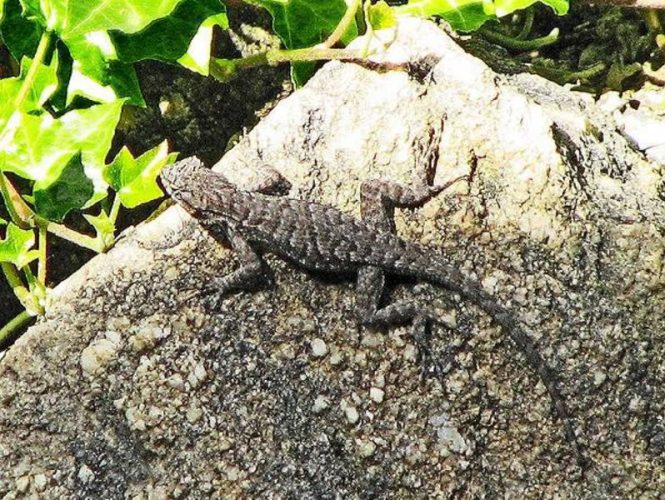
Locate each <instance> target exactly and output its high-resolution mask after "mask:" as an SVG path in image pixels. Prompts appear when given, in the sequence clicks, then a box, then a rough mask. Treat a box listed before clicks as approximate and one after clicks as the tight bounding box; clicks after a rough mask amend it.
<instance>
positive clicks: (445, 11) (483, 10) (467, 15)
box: [394, 0, 568, 32]
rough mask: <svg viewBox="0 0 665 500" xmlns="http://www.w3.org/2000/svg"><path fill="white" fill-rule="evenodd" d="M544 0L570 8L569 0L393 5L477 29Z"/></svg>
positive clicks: (435, 0)
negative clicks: (488, 22)
mask: <svg viewBox="0 0 665 500" xmlns="http://www.w3.org/2000/svg"><path fill="white" fill-rule="evenodd" d="M536 1H541V2H542V3H544V4H545V5H549V6H550V7H552V8H553V9H554V10H555V12H556V13H557V14H558V15H563V14H565V13H566V12H567V11H568V0H498V1H496V2H494V1H492V0H485V1H483V0H409V2H408V3H407V4H406V5H399V6H397V7H395V8H394V10H395V13H396V14H398V15H412V16H418V17H431V16H440V17H442V18H444V19H445V20H446V21H448V22H449V23H450V25H451V26H452V27H453V28H454V29H455V30H456V31H464V32H469V31H475V30H477V29H478V28H480V27H481V26H482V25H483V24H484V23H485V22H487V21H489V20H494V19H497V16H498V17H502V16H505V15H508V14H510V13H512V12H514V11H516V10H518V9H523V8H526V7H529V6H530V5H532V4H534V3H536Z"/></svg>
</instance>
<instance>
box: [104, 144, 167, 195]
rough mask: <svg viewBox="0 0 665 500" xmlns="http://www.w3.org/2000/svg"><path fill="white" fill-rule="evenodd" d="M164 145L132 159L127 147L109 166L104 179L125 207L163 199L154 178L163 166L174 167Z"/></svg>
mask: <svg viewBox="0 0 665 500" xmlns="http://www.w3.org/2000/svg"><path fill="white" fill-rule="evenodd" d="M175 157H176V155H175V154H169V153H168V144H167V142H166V141H164V142H162V143H161V144H160V145H159V146H157V147H154V148H153V149H151V150H150V151H147V152H146V153H143V154H142V155H141V156H139V157H138V158H134V157H133V156H132V154H131V153H130V152H129V150H128V149H127V148H126V147H123V148H122V149H121V150H120V152H119V153H118V155H117V156H116V157H115V158H114V159H113V161H112V162H111V164H109V165H108V167H107V169H106V171H105V175H104V177H105V179H106V182H108V183H109V184H110V185H111V187H113V189H114V190H115V191H116V192H117V193H118V196H119V197H120V202H121V203H122V205H123V206H124V207H127V208H134V207H136V206H138V205H141V204H143V203H147V202H149V201H152V200H156V199H157V198H161V197H162V196H163V194H162V190H161V189H160V188H159V185H158V184H157V176H158V175H159V172H160V171H161V170H162V168H164V166H165V165H167V164H170V163H173V161H174V160H175Z"/></svg>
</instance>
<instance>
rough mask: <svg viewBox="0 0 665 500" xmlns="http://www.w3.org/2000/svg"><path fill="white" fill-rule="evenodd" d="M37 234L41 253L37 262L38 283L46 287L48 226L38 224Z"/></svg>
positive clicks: (38, 247)
mask: <svg viewBox="0 0 665 500" xmlns="http://www.w3.org/2000/svg"><path fill="white" fill-rule="evenodd" d="M37 233H38V235H39V242H38V244H37V251H38V252H39V259H38V260H37V281H38V282H39V284H40V285H41V286H42V287H46V234H47V225H46V224H38V225H37Z"/></svg>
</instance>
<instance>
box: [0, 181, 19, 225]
mask: <svg viewBox="0 0 665 500" xmlns="http://www.w3.org/2000/svg"><path fill="white" fill-rule="evenodd" d="M9 186H10V183H9V179H7V177H5V173H4V172H0V193H2V198H3V199H4V200H5V206H6V207H7V212H9V218H10V219H11V220H12V222H13V223H14V224H16V225H17V226H19V227H20V228H21V229H25V227H24V223H23V221H22V219H21V216H19V214H18V210H17V209H16V207H15V206H14V203H13V202H12V199H13V197H12V194H11V192H10V189H9Z"/></svg>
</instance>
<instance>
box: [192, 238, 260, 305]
mask: <svg viewBox="0 0 665 500" xmlns="http://www.w3.org/2000/svg"><path fill="white" fill-rule="evenodd" d="M226 236H227V240H228V242H229V244H230V245H231V248H232V249H233V251H234V255H236V256H237V258H238V260H239V261H240V266H239V267H238V269H236V270H235V271H233V272H231V273H229V274H226V275H225V276H221V277H217V278H213V279H212V281H211V283H210V284H209V285H207V286H206V287H205V289H204V292H205V293H207V294H209V295H210V296H211V300H212V301H213V304H212V305H213V307H214V308H217V307H218V306H219V301H220V300H221V299H222V297H223V296H224V295H226V294H227V293H229V292H233V291H238V290H250V289H253V288H256V287H257V286H260V285H262V284H264V283H267V282H268V281H269V279H268V276H269V273H268V269H267V265H266V264H265V262H264V261H263V259H262V257H261V255H259V254H258V253H257V252H256V251H255V250H254V248H252V246H251V245H250V244H249V243H248V242H247V240H245V238H243V237H242V236H241V235H240V234H239V233H238V232H237V231H235V230H234V229H232V228H229V229H227V231H226Z"/></svg>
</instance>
